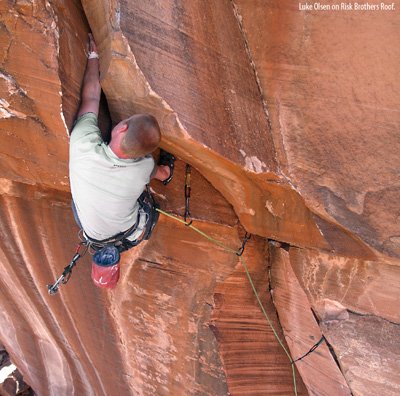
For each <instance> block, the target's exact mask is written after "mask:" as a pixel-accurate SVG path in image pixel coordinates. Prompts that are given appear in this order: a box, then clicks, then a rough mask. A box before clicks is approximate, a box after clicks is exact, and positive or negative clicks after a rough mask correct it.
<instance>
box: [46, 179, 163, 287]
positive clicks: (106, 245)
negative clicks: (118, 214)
mask: <svg viewBox="0 0 400 396" xmlns="http://www.w3.org/2000/svg"><path fill="white" fill-rule="evenodd" d="M138 202H139V207H140V208H139V213H138V220H137V222H136V223H135V225H133V226H132V227H131V228H129V229H128V230H127V231H125V232H121V233H119V234H117V235H115V236H112V237H110V238H107V239H104V240H96V239H93V238H90V237H89V236H87V235H86V234H85V233H84V232H83V230H80V231H79V234H78V235H79V238H80V239H81V242H80V243H79V244H78V247H77V250H76V252H75V255H74V256H73V257H72V260H71V262H70V263H69V264H68V265H67V266H66V267H65V268H64V271H63V273H62V274H61V276H60V277H59V278H58V279H57V280H56V282H55V283H54V284H52V285H48V286H47V289H48V292H49V294H50V295H54V294H56V293H57V292H58V289H59V287H60V286H61V285H63V284H66V283H67V282H68V281H69V279H70V278H71V275H72V269H73V268H74V266H75V265H76V263H77V261H78V260H79V259H80V258H81V257H83V256H84V255H85V254H86V252H87V251H89V253H90V254H91V255H92V256H93V260H92V279H93V280H94V281H95V283H96V284H97V285H98V286H100V287H105V286H104V285H105V283H103V284H99V283H97V282H96V280H99V281H100V282H101V277H103V278H104V279H105V278H106V275H107V274H106V273H105V271H107V269H108V270H109V271H108V272H110V271H112V273H113V278H110V277H109V278H108V279H109V280H110V282H113V284H116V282H117V281H118V278H117V277H119V267H118V268H117V265H118V263H119V260H120V253H122V252H124V251H126V250H128V249H131V248H132V247H135V246H137V245H139V243H141V242H142V241H144V240H148V239H149V238H150V236H151V234H152V232H153V230H154V227H155V226H156V224H157V221H158V218H159V212H158V211H157V209H158V208H159V205H158V204H157V202H156V201H155V199H154V197H153V194H151V192H150V189H149V186H146V189H145V191H143V193H142V195H141V196H140V197H139V199H138ZM137 228H138V230H136V229H137ZM136 231H138V234H139V235H138V239H133V240H130V239H129V238H130V237H131V236H132V235H135V232H136ZM82 246H84V247H85V249H84V251H83V252H81V247H82ZM111 267H113V268H111ZM97 278H98V279H97Z"/></svg>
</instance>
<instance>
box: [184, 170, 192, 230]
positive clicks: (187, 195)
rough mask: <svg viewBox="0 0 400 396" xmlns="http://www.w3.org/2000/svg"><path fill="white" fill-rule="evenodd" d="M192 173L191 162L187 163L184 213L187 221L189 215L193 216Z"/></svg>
mask: <svg viewBox="0 0 400 396" xmlns="http://www.w3.org/2000/svg"><path fill="white" fill-rule="evenodd" d="M191 173H192V168H191V166H190V165H189V164H186V171H185V214H184V219H185V221H186V220H187V218H188V217H190V218H192V216H191V214H190V208H189V204H190V192H191V190H192V188H191V187H190V176H191ZM191 223H192V220H190V223H189V224H191Z"/></svg>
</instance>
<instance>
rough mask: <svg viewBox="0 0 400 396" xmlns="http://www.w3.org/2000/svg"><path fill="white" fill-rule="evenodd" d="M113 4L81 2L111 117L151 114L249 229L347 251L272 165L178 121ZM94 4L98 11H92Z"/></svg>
mask: <svg viewBox="0 0 400 396" xmlns="http://www.w3.org/2000/svg"><path fill="white" fill-rule="evenodd" d="M96 4H97V3H96ZM111 4H112V5H111V6H110V7H108V8H107V7H106V6H105V5H104V6H102V7H97V6H95V4H94V3H93V2H90V1H84V2H83V5H84V8H85V10H86V14H87V15H88V19H89V23H90V24H91V28H92V30H93V32H94V35H95V37H96V39H97V40H98V41H99V47H100V53H101V59H102V58H103V57H104V58H105V63H104V64H103V63H102V66H101V69H102V76H103V80H102V86H103V89H104V91H105V92H106V95H107V100H108V103H109V106H110V109H111V114H112V116H113V118H114V120H119V119H122V118H124V117H127V116H129V115H130V114H133V113H135V112H150V113H152V114H155V116H156V117H157V118H158V120H159V121H160V125H161V127H162V129H163V146H164V147H165V148H166V149H168V150H170V151H172V152H174V153H175V154H177V155H178V156H179V157H180V158H182V159H183V160H185V161H187V162H189V163H191V164H192V165H193V166H195V167H196V168H197V169H198V170H199V171H200V172H201V174H203V175H204V176H205V177H206V178H207V180H209V181H210V182H211V183H212V184H213V186H214V187H215V188H216V189H217V190H218V191H220V192H221V193H222V194H223V196H224V197H225V198H226V199H227V200H228V202H230V203H231V204H232V205H233V207H234V209H235V212H236V213H237V215H238V217H239V219H240V222H241V223H242V224H243V225H244V227H245V228H246V229H247V230H248V231H250V232H252V233H256V234H258V235H261V236H265V237H269V238H271V239H275V240H281V241H285V242H289V243H291V244H293V245H297V246H312V247H317V248H322V249H329V250H334V251H337V252H338V253H340V252H343V251H344V253H345V254H350V255H351V251H349V250H348V249H347V251H346V249H343V251H342V245H340V244H339V245H337V244H335V239H331V238H329V236H330V235H329V233H327V237H328V238H329V240H326V239H325V238H324V235H323V234H322V232H321V228H320V227H319V226H318V225H317V224H316V223H315V221H314V215H313V213H312V212H311V211H310V210H309V209H308V208H307V207H306V205H305V203H304V200H303V198H302V197H301V196H300V195H299V194H298V193H297V192H296V191H295V190H293V188H292V187H291V186H290V185H289V184H288V183H287V182H286V180H285V178H283V177H282V176H281V175H279V173H276V172H275V167H276V165H273V166H272V167H270V170H272V171H268V169H267V172H265V171H263V172H262V169H263V168H259V169H257V170H255V168H254V162H253V167H252V171H249V170H246V169H245V168H244V167H243V166H242V165H239V164H236V163H235V162H234V161H232V160H229V159H228V158H227V157H224V156H221V155H220V154H219V153H218V152H216V151H215V150H213V149H210V147H209V146H207V144H201V143H199V141H197V140H195V139H193V138H192V136H191V133H190V132H188V129H187V128H186V127H184V125H183V123H182V122H181V120H180V117H181V116H180V115H178V114H177V112H175V110H174V109H172V108H171V107H170V105H169V104H168V103H167V102H166V101H165V99H163V98H161V97H160V96H159V95H158V94H157V93H156V92H154V90H153V89H152V87H151V86H150V84H149V82H148V80H147V76H146V77H145V76H144V74H143V72H142V70H141V69H140V67H139V65H138V64H137V61H136V58H135V56H134V54H133V53H132V51H131V48H130V44H129V42H128V40H127V38H126V37H125V35H124V33H123V32H122V31H121V30H120V29H121V28H120V26H119V22H120V13H119V12H118V11H117V10H118V6H119V3H118V2H113V3H111ZM94 9H96V11H94V12H92V11H93V10H94ZM124 11H125V12H126V10H124ZM230 12H232V10H231V11H230ZM97 31H99V34H97ZM257 97H258V96H257ZM261 109H262V106H261ZM264 117H265V114H264ZM266 125H267V124H266ZM243 152H244V151H243ZM244 153H245V152H244ZM242 160H243V159H242ZM260 172H261V173H260ZM333 227H334V228H335V230H336V232H337V233H339V234H341V233H342V234H345V231H344V230H342V229H341V227H340V226H336V225H335V226H333ZM346 238H348V239H349V242H350V245H351V244H354V245H355V246H356V250H357V255H358V256H360V255H363V256H364V257H365V258H368V257H374V253H373V252H372V251H371V250H370V249H369V248H368V247H367V246H366V245H365V244H363V242H362V241H361V240H359V239H358V238H354V237H352V236H351V235H350V234H347V235H346Z"/></svg>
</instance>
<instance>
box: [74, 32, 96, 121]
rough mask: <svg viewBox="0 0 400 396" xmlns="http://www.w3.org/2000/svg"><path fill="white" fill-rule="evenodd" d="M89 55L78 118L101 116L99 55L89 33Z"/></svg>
mask: <svg viewBox="0 0 400 396" xmlns="http://www.w3.org/2000/svg"><path fill="white" fill-rule="evenodd" d="M88 47H89V54H88V61H87V65H86V70H85V75H84V77H83V85H82V101H81V105H80V107H79V111H78V117H80V116H81V115H83V114H85V113H94V114H96V116H98V115H99V104H100V96H101V86H100V81H99V55H98V54H97V46H96V43H95V41H94V38H93V35H92V34H91V33H89V44H88Z"/></svg>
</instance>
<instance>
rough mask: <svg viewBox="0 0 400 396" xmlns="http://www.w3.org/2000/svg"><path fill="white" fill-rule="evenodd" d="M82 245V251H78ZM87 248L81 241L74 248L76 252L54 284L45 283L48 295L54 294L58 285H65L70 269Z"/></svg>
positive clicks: (69, 276)
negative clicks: (83, 248)
mask: <svg viewBox="0 0 400 396" xmlns="http://www.w3.org/2000/svg"><path fill="white" fill-rule="evenodd" d="M82 246H85V250H84V251H83V253H81V252H80V250H81V247H82ZM87 249H88V248H87V246H86V245H85V244H84V243H83V242H81V243H80V244H79V245H78V247H77V248H76V252H75V254H74V256H73V257H72V260H71V262H70V263H69V264H68V265H67V266H66V267H65V268H64V271H63V273H62V274H61V276H60V277H59V278H58V279H57V280H56V281H55V283H54V284H52V285H47V290H48V292H49V294H50V295H54V294H56V293H57V292H58V289H59V288H60V286H61V285H65V284H66V283H67V282H68V281H69V279H70V278H71V275H72V269H73V268H74V267H75V265H76V262H77V261H78V260H79V259H80V258H81V257H83V256H84V255H85V253H86V252H87Z"/></svg>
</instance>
